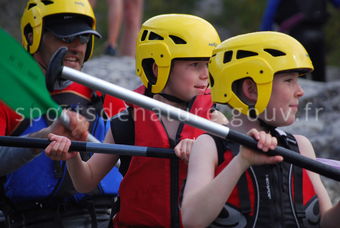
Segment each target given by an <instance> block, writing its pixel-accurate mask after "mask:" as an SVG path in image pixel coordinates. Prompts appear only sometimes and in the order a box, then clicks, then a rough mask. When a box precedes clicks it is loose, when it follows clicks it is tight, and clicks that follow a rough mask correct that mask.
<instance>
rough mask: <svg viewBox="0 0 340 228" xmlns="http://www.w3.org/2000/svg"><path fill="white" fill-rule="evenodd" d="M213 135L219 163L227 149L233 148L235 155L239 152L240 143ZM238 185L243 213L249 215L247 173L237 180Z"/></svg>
mask: <svg viewBox="0 0 340 228" xmlns="http://www.w3.org/2000/svg"><path fill="white" fill-rule="evenodd" d="M210 136H212V138H213V139H214V141H215V143H216V147H217V153H218V165H220V164H222V163H223V161H224V152H225V151H226V150H231V153H232V154H233V156H236V155H237V154H238V153H239V150H240V145H239V144H237V143H234V142H231V141H229V140H225V139H222V138H220V137H217V136H213V135H210ZM237 187H238V191H239V196H240V197H239V198H240V210H241V212H242V214H245V215H248V213H249V212H250V211H251V205H250V199H249V190H248V181H247V176H246V174H245V173H243V174H242V176H241V177H240V179H239V181H238V182H237Z"/></svg>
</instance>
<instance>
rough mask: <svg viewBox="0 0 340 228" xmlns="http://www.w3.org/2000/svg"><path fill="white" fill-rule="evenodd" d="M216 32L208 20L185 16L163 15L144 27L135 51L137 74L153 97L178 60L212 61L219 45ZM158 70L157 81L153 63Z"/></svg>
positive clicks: (148, 21)
mask: <svg viewBox="0 0 340 228" xmlns="http://www.w3.org/2000/svg"><path fill="white" fill-rule="evenodd" d="M220 42H221V41H220V38H219V35H218V33H217V31H216V30H215V28H214V27H213V26H212V25H211V24H210V23H209V22H207V21H206V20H204V19H202V18H200V17H197V16H193V15H186V14H164V15H159V16H155V17H152V18H151V19H149V20H147V21H146V22H144V23H143V25H142V28H141V30H140V32H139V34H138V39H137V47H136V74H137V75H138V76H139V77H140V79H141V81H142V82H143V84H144V85H145V86H146V87H147V88H149V89H151V92H152V93H159V92H161V91H162V90H163V89H164V87H165V85H166V83H167V81H168V78H169V74H170V69H171V63H172V60H174V59H176V58H207V59H208V58H210V56H211V54H212V50H213V49H214V48H215V47H216V46H217V45H218V44H219V43H220ZM154 62H155V63H156V64H157V66H158V76H157V78H156V77H155V76H154V75H153V73H152V69H151V66H152V63H154Z"/></svg>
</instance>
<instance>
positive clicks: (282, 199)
mask: <svg viewBox="0 0 340 228" xmlns="http://www.w3.org/2000/svg"><path fill="white" fill-rule="evenodd" d="M280 134H281V135H280V136H278V135H275V136H276V137H277V138H278V141H279V145H280V146H284V147H286V148H289V149H291V150H294V151H298V147H297V142H296V140H295V138H294V136H292V135H290V134H288V133H286V132H281V133H280ZM214 139H215V142H216V145H217V148H218V153H219V164H220V165H219V166H218V168H217V170H216V175H217V174H218V173H220V172H221V171H222V170H223V168H224V167H226V166H227V165H228V164H229V162H230V161H231V160H232V158H233V157H234V156H235V155H236V154H237V153H238V147H239V145H236V144H233V143H231V142H222V140H221V139H219V138H217V137H214ZM288 144H290V145H292V144H295V147H296V150H295V149H293V148H292V147H294V145H293V146H289V145H288ZM319 223H320V215H319V204H318V198H317V196H316V193H315V191H314V187H313V185H312V183H311V180H310V178H309V176H308V174H307V171H306V170H305V169H301V168H299V167H296V166H293V165H292V164H289V163H285V162H282V163H280V164H276V165H261V166H252V167H251V168H250V169H248V170H247V171H246V172H245V173H244V174H243V175H242V176H241V178H240V180H239V181H238V183H237V185H236V186H235V188H234V189H233V191H232V193H231V195H230V197H229V199H228V200H227V202H226V204H225V206H224V208H223V209H222V210H221V212H220V214H219V216H218V217H217V218H216V219H215V220H214V222H213V223H212V224H211V227H275V228H276V227H319Z"/></svg>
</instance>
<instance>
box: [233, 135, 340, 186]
mask: <svg viewBox="0 0 340 228" xmlns="http://www.w3.org/2000/svg"><path fill="white" fill-rule="evenodd" d="M227 138H228V139H229V140H232V141H234V142H237V143H239V144H242V145H244V146H246V147H249V148H252V149H256V150H258V149H257V141H256V140H255V139H253V138H252V137H250V136H248V135H245V134H242V133H239V132H237V131H232V130H230V131H229V134H228V136H227ZM266 154H268V155H271V156H272V155H280V156H282V157H283V158H284V161H285V162H288V163H292V164H294V165H296V166H298V167H301V168H306V169H308V170H310V171H313V172H316V173H319V174H321V175H323V176H325V177H328V178H331V179H334V180H337V181H340V169H337V168H335V167H332V166H329V165H326V164H323V163H321V162H318V161H316V160H314V159H311V158H308V157H306V156H303V155H301V154H300V153H292V151H291V150H288V149H286V148H284V147H280V146H278V147H276V148H275V150H270V151H268V152H267V153H266Z"/></svg>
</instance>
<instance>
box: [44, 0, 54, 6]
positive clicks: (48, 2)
mask: <svg viewBox="0 0 340 228" xmlns="http://www.w3.org/2000/svg"><path fill="white" fill-rule="evenodd" d="M41 2H42V3H44V4H45V5H49V4H53V3H54V2H53V1H51V0H41Z"/></svg>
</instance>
